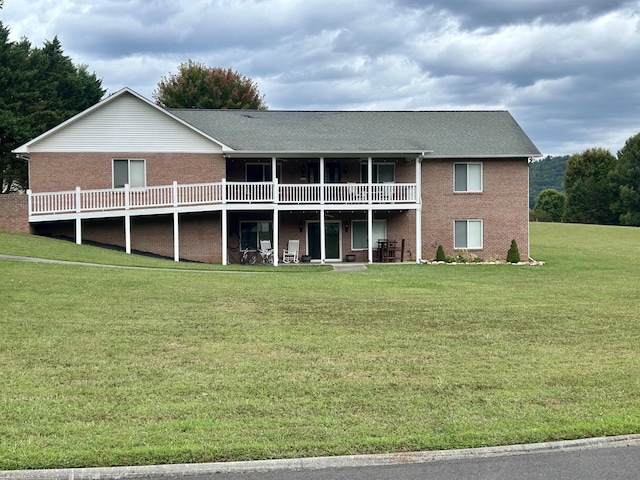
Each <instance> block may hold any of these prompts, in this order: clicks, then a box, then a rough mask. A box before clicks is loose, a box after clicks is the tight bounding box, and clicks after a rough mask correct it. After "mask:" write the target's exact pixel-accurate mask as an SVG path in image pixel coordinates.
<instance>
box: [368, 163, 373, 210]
mask: <svg viewBox="0 0 640 480" xmlns="http://www.w3.org/2000/svg"><path fill="white" fill-rule="evenodd" d="M372 185H373V159H372V158H371V157H369V158H367V195H368V197H369V203H371V202H372V200H373V192H372V190H373V189H372V188H371V186H372Z"/></svg>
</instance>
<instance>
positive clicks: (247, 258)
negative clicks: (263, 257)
mask: <svg viewBox="0 0 640 480" xmlns="http://www.w3.org/2000/svg"><path fill="white" fill-rule="evenodd" d="M240 251H241V252H242V256H241V257H240V263H241V264H243V265H254V264H255V263H256V260H257V259H258V252H257V251H256V250H251V249H250V248H249V247H247V248H245V249H244V250H243V249H240Z"/></svg>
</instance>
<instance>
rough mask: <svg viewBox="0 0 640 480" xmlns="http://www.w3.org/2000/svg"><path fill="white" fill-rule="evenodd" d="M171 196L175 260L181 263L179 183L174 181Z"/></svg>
mask: <svg viewBox="0 0 640 480" xmlns="http://www.w3.org/2000/svg"><path fill="white" fill-rule="evenodd" d="M171 195H172V196H173V198H172V200H173V260H174V261H176V262H179V261H180V225H179V218H178V182H176V181H175V180H174V181H173V185H172V189H171Z"/></svg>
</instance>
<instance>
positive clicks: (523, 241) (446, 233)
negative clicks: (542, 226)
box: [422, 159, 529, 260]
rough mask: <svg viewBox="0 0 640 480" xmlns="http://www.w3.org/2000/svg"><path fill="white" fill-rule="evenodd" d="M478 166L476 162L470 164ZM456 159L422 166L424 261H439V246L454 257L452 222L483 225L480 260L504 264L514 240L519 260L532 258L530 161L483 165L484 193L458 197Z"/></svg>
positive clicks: (476, 251) (477, 253)
mask: <svg viewBox="0 0 640 480" xmlns="http://www.w3.org/2000/svg"><path fill="white" fill-rule="evenodd" d="M470 161H473V160H470ZM454 163H455V161H454V160H425V161H423V163H422V199H423V202H422V218H423V223H422V245H423V246H422V249H423V250H422V257H423V258H424V259H433V258H435V254H436V249H437V247H438V245H442V247H443V248H444V250H445V253H446V254H447V255H454V254H455V251H454V248H453V228H454V227H453V221H454V220H456V219H459V220H463V219H480V220H482V221H483V236H484V238H483V247H484V248H483V249H482V250H471V253H474V254H476V255H478V256H479V257H481V258H484V259H485V260H486V259H489V258H491V257H493V256H498V257H499V258H500V259H501V260H505V259H506V256H507V251H508V250H509V246H510V245H511V240H512V239H515V240H516V242H517V243H518V249H519V251H520V256H521V257H522V258H523V259H526V258H527V257H528V256H529V251H528V249H529V240H528V232H529V205H528V191H529V186H528V181H529V177H528V168H529V166H528V162H527V160H526V159H506V160H493V159H492V160H484V161H482V163H483V191H482V193H454V192H453V164H454Z"/></svg>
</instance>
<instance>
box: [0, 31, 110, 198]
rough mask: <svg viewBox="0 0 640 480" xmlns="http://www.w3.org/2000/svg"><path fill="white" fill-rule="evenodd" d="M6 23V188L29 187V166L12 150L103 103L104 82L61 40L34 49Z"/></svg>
mask: <svg viewBox="0 0 640 480" xmlns="http://www.w3.org/2000/svg"><path fill="white" fill-rule="evenodd" d="M9 32H10V31H9V29H8V28H6V27H5V26H4V25H3V24H2V22H0V176H1V179H0V180H1V182H0V186H1V187H2V188H1V192H2V193H7V192H10V191H12V190H16V189H25V188H27V163H26V161H25V160H23V159H18V158H16V157H15V155H13V154H12V153H11V150H13V149H15V148H16V147H18V146H20V145H22V144H23V143H26V142H28V141H29V140H31V139H32V138H34V137H36V136H38V135H40V134H41V133H44V132H45V131H47V130H49V129H50V128H53V127H55V126H56V125H58V124H59V123H61V122H63V121H64V120H66V119H68V118H69V117H72V116H73V115H75V114H76V113H78V112H81V111H82V110H84V109H86V108H88V107H90V106H91V105H93V104H95V103H97V102H98V101H100V99H101V98H102V96H103V95H104V93H105V91H104V90H103V89H102V86H101V84H102V81H101V80H99V79H98V78H96V76H95V74H89V73H88V71H87V67H86V66H84V65H82V66H79V67H76V66H75V65H74V64H73V62H72V61H71V59H70V58H69V57H67V56H65V55H64V53H63V51H62V45H61V44H60V42H59V41H58V39H57V38H54V39H53V40H52V41H50V42H49V41H47V42H45V43H44V45H43V47H42V48H32V46H31V44H30V42H29V41H28V40H27V39H23V40H21V41H19V42H10V41H9Z"/></svg>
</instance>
